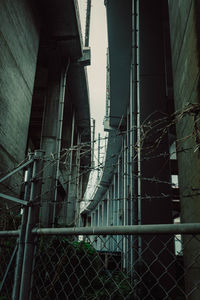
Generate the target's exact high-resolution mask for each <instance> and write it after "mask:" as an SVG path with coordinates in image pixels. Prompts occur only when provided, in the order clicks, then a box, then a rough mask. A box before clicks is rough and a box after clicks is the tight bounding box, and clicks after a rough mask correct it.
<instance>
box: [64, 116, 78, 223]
mask: <svg viewBox="0 0 200 300" xmlns="http://www.w3.org/2000/svg"><path fill="white" fill-rule="evenodd" d="M74 131H75V112H74V113H73V117H72V130H71V147H70V151H71V152H70V163H69V164H70V165H69V182H68V195H67V209H66V224H67V225H68V226H73V224H74V220H75V204H76V180H77V166H76V165H75V162H76V155H77V153H76V152H77V150H74V148H73V147H74V138H75V136H74Z"/></svg>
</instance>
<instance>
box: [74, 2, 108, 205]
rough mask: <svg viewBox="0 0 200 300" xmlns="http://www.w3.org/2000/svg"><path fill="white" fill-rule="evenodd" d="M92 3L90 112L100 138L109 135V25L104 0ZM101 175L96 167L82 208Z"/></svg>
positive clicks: (82, 5)
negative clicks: (106, 124)
mask: <svg viewBox="0 0 200 300" xmlns="http://www.w3.org/2000/svg"><path fill="white" fill-rule="evenodd" d="M91 2H92V7H91V21H90V42H89V46H90V47H91V66H88V67H87V72H88V84H89V93H90V112H91V118H94V119H95V122H96V130H95V137H96V139H97V137H98V133H100V134H101V137H102V138H103V137H105V133H104V129H103V119H104V116H105V103H106V52H107V26H106V8H105V6H104V1H103V0H91ZM78 3H79V8H80V18H81V25H82V35H83V40H84V36H85V35H84V31H85V18H86V4H87V0H78ZM91 124H92V122H91ZM101 146H104V141H102V142H101ZM104 154H105V149H104V148H101V158H102V157H104ZM95 157H96V158H97V143H96V145H95ZM101 161H102V160H101ZM97 164H98V163H97V159H95V166H97ZM96 169H97V168H96ZM97 174H98V173H97V171H95V169H94V170H93V171H92V172H91V173H90V179H89V183H88V188H87V192H86V194H85V200H86V202H84V203H82V205H81V207H82V208H83V207H84V206H85V205H86V206H87V200H90V199H91V198H92V194H93V192H94V188H95V186H96V184H97Z"/></svg>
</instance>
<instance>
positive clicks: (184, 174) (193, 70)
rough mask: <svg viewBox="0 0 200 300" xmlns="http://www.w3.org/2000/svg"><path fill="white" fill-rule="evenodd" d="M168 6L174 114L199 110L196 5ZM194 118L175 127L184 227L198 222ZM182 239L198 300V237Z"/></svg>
mask: <svg viewBox="0 0 200 300" xmlns="http://www.w3.org/2000/svg"><path fill="white" fill-rule="evenodd" d="M168 3H169V21H170V33H171V34H170V38H171V54H172V68H173V79H174V104H175V111H177V110H179V111H180V112H182V111H184V109H185V107H186V106H187V105H188V104H189V103H190V104H191V105H197V107H198V106H199V86H200V81H199V66H200V58H199V53H200V43H199V35H200V21H199V17H200V13H199V12H200V10H199V9H200V4H199V1H192V0H188V1H183V3H182V4H181V5H179V3H177V2H176V1H173V0H169V1H168ZM194 111H195V110H194ZM195 118H196V120H197V118H199V113H198V112H196V117H195V116H192V115H189V114H186V115H185V116H184V118H182V120H180V121H179V122H177V124H176V133H177V140H178V143H177V150H178V175H179V189H180V203H181V222H186V223H193V222H200V195H199V180H200V175H199V174H200V155H199V142H198V139H199V138H198V136H199V133H198V130H199V129H198V128H199V125H198V124H199V122H197V123H196V126H195ZM191 134H192V137H191ZM187 136H190V138H187ZM184 149H187V150H185V151H184ZM195 149H196V151H195ZM182 238H183V243H184V244H185V247H184V252H183V254H184V267H185V286H186V294H187V295H188V294H189V296H188V298H187V299H190V300H197V299H200V289H199V278H200V261H199V252H200V242H199V240H200V237H199V236H197V238H192V237H191V236H182ZM197 286H198V288H196V287H197Z"/></svg>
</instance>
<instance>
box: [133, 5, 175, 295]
mask: <svg viewBox="0 0 200 300" xmlns="http://www.w3.org/2000/svg"><path fill="white" fill-rule="evenodd" d="M137 2H138V1H137ZM166 2H167V1H165V0H163V1H161V0H152V1H146V0H140V1H139V2H138V3H139V10H138V13H139V28H138V29H139V62H138V63H139V78H137V79H138V80H139V83H138V85H139V94H138V93H137V100H138V98H139V102H137V106H138V107H137V109H138V110H139V111H140V115H139V117H140V120H141V122H140V124H143V123H145V124H146V125H147V121H146V120H148V122H150V124H151V123H152V122H154V121H155V120H159V119H160V118H161V119H162V118H163V116H164V115H165V113H166V112H167V101H168V99H167V93H166V85H165V82H166V77H165V76H166V74H165V60H164V55H165V52H164V44H163V39H164V33H163V19H162V15H163V4H164V3H166ZM136 17H137V16H136ZM136 29H137V28H136ZM138 110H137V111H138ZM161 126H162V127H163V126H164V125H163V124H162V125H160V124H159V125H158V126H156V127H155V126H154V128H153V129H152V130H149V128H148V125H147V128H143V130H144V132H146V135H144V134H143V132H142V131H141V135H140V143H139V145H140V149H139V150H140V151H141V156H140V157H141V161H139V162H138V164H139V165H140V166H141V176H140V178H138V180H140V182H141V192H142V198H141V223H142V224H161V223H172V203H171V202H172V200H171V198H170V197H165V198H164V197H162V195H163V193H164V194H166V195H170V193H171V186H170V168H169V160H168V158H166V157H162V156H160V154H162V153H168V152H169V144H168V134H167V131H164V130H162V127H161ZM147 130H149V131H148V134H147ZM159 138H160V142H159V143H158V142H157V141H158V139H159ZM152 156H153V157H154V158H153V159H152V158H151V157H152ZM144 157H146V158H147V159H146V160H144ZM148 158H149V159H148ZM139 175H140V174H139ZM149 178H158V179H159V180H160V181H161V182H159V183H154V182H151V181H149V180H148V179H149ZM166 182H167V183H166ZM138 190H139V187H138ZM147 196H149V198H148V197H147ZM138 206H139V203H138ZM138 218H140V214H138ZM170 237H171V236H169V235H168V236H160V237H159V239H155V240H154V241H152V242H151V247H149V246H147V243H148V242H149V241H150V240H151V239H152V236H149V237H142V245H141V246H142V250H144V249H145V250H146V251H145V253H144V252H143V253H142V261H141V266H140V267H141V268H140V272H141V275H142V272H143V271H142V268H143V270H144V268H145V267H144V265H143V263H142V262H145V263H146V265H148V264H149V263H151V261H152V252H153V253H154V255H155V256H156V257H157V261H156V262H155V263H154V265H153V266H151V267H150V268H149V271H148V274H147V278H148V280H149V282H151V280H153V277H155V278H157V280H158V281H157V284H155V287H154V289H152V291H151V297H153V298H156V299H163V298H164V297H165V295H166V292H164V291H163V290H165V291H167V292H168V291H172V287H173V286H174V281H173V280H172V279H171V277H174V276H175V274H174V273H173V271H171V270H170V271H169V272H168V273H166V274H165V275H163V274H162V271H161V269H159V266H160V264H161V263H162V265H163V266H164V267H166V268H168V267H169V264H170V263H171V261H172V259H173V256H172V255H171V254H170V252H171V253H173V251H174V245H173V242H172V241H171V243H170V242H169V238H170ZM166 243H168V244H167V245H168V249H167V250H164V249H163V245H164V244H166ZM161 252H162V255H161V254H160V253H161ZM161 275H162V276H161ZM145 284H146V285H147V287H148V285H149V283H148V282H146V283H145ZM149 288H151V285H149ZM140 292H142V293H143V294H140V297H141V298H142V297H145V293H146V292H145V290H144V289H143V291H142V290H141V291H140ZM168 297H169V298H170V297H171V295H169V296H168Z"/></svg>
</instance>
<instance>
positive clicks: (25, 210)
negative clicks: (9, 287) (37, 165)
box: [12, 153, 33, 300]
mask: <svg viewBox="0 0 200 300" xmlns="http://www.w3.org/2000/svg"><path fill="white" fill-rule="evenodd" d="M32 159H33V154H32V153H31V154H30V155H29V160H32ZM31 176H32V164H31V165H29V167H28V172H27V178H26V182H25V193H24V200H25V201H29V198H30V181H31ZM27 219H28V206H24V208H23V214H22V221H21V227H20V234H19V239H18V250H17V257H16V267H15V275H14V285H13V292H12V299H13V300H17V299H19V290H20V283H21V275H22V265H23V256H24V239H25V233H26V224H27Z"/></svg>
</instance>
